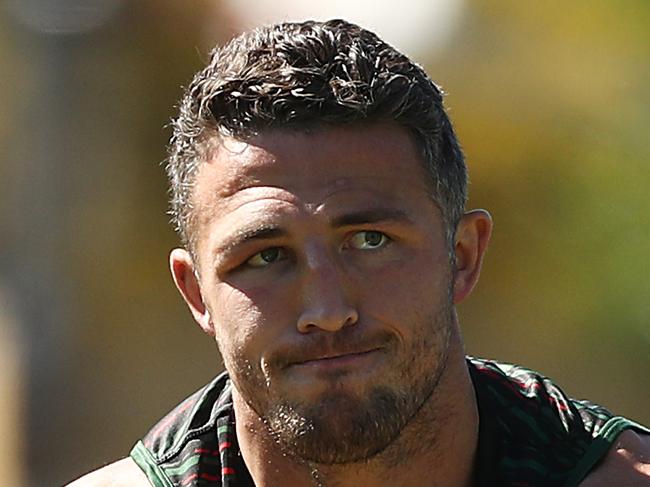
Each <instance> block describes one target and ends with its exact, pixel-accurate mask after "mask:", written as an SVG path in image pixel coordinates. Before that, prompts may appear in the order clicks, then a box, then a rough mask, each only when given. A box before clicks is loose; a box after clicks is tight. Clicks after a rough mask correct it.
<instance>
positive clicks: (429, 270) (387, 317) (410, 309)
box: [357, 259, 450, 334]
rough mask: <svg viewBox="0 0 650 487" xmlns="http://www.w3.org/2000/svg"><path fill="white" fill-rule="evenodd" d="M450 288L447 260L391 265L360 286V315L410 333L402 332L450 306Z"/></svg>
mask: <svg viewBox="0 0 650 487" xmlns="http://www.w3.org/2000/svg"><path fill="white" fill-rule="evenodd" d="M449 286H450V272H449V267H448V264H446V260H445V261H440V260H438V259H436V260H433V259H429V260H426V259H419V260H417V259H414V260H412V261H411V262H400V263H397V264H395V265H392V264H391V265H390V266H387V267H384V268H383V269H381V270H380V271H378V272H375V273H374V274H373V276H372V279H370V280H368V279H363V280H360V282H359V283H358V287H357V289H360V290H361V291H360V292H361V293H362V294H361V299H360V303H361V306H362V309H361V310H360V311H361V312H362V313H363V312H364V311H365V313H366V314H368V315H370V316H374V317H376V318H378V319H380V320H381V321H382V322H384V323H389V324H391V325H392V326H393V327H395V328H400V329H402V330H401V331H400V334H402V333H407V332H406V330H404V329H403V328H405V327H411V326H412V325H414V324H415V323H418V322H419V321H421V320H422V319H427V318H429V317H430V316H431V315H432V313H433V314H435V312H436V311H437V310H440V309H442V308H443V307H445V306H446V305H447V304H448V301H449Z"/></svg>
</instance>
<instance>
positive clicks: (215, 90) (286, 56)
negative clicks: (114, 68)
mask: <svg viewBox="0 0 650 487" xmlns="http://www.w3.org/2000/svg"><path fill="white" fill-rule="evenodd" d="M361 121H368V122H373V121H378V122H382V121H392V122H396V123H397V124H399V125H401V126H403V127H405V128H406V129H408V130H409V132H410V133H411V134H412V135H413V137H414V140H415V142H416V145H417V146H418V149H419V150H420V151H421V153H422V156H423V163H424V167H425V169H426V171H427V174H428V175H429V176H430V181H429V183H430V184H429V186H430V190H431V193H432V198H433V199H434V201H435V202H436V203H437V205H438V206H439V208H440V210H441V212H442V215H443V218H444V220H445V224H446V228H447V238H448V240H449V243H450V245H451V246H452V249H453V238H454V233H455V228H456V225H457V223H458V220H459V219H460V217H461V216H462V214H463V212H464V208H465V200H466V193H467V170H466V167H465V162H464V158H463V154H462V151H461V149H460V147H459V145H458V142H457V140H456V136H455V134H454V131H453V128H452V126H451V122H450V121H449V118H448V117H447V115H446V113H445V110H444V107H443V103H442V92H441V90H440V89H439V88H438V87H437V86H436V85H435V84H434V83H433V82H432V81H431V79H429V77H428V76H427V74H426V73H425V72H424V70H423V69H422V68H421V67H420V66H418V65H417V64H415V63H414V62H412V61H411V60H410V59H409V58H408V57H407V56H405V55H404V54H402V53H400V52H398V51H397V50H396V49H394V48H393V47H392V46H390V45H388V44H387V43H385V42H384V41H382V40H381V39H380V38H379V37H377V35H375V34H373V33H372V32H369V31H367V30H365V29H362V28H361V27H359V26H357V25H354V24H351V23H349V22H346V21H343V20H330V21H327V22H314V21H308V22H301V23H283V24H277V25H271V26H268V27H264V28H260V29H257V30H254V31H251V32H247V33H244V34H241V35H240V36H238V37H236V38H234V39H233V40H231V41H230V42H229V43H228V44H226V45H225V46H223V47H220V48H216V49H214V50H213V52H212V54H211V59H210V62H209V64H208V65H207V66H206V67H205V68H204V69H203V70H201V71H199V72H198V73H197V74H196V75H195V76H194V79H193V80H192V83H191V84H190V86H189V87H188V88H187V90H186V91H185V94H184V96H183V98H182V101H181V105H180V110H179V115H178V117H177V118H176V119H174V121H173V123H172V125H173V131H174V132H173V135H172V138H171V141H170V147H169V158H168V160H167V174H168V176H169V180H170V186H171V188H170V192H171V202H170V214H171V216H172V223H173V224H174V226H175V229H176V231H177V232H178V234H179V236H180V238H181V241H182V242H183V244H184V245H186V246H188V247H189V248H190V249H191V248H192V246H193V245H192V243H193V242H192V232H191V227H192V215H193V212H192V191H193V187H194V182H195V181H194V180H195V178H196V173H197V169H198V167H199V166H200V164H201V163H202V162H203V161H204V160H205V159H206V157H208V155H209V142H210V141H211V140H212V139H214V138H215V137H219V136H229V137H235V138H246V137H249V136H251V135H254V134H256V133H259V132H260V131H263V130H265V129H270V128H281V127H282V128H289V129H295V130H301V129H304V128H306V127H311V126H314V125H316V126H319V125H335V124H339V125H340V124H345V123H351V122H361Z"/></svg>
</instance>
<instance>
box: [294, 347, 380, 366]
mask: <svg viewBox="0 0 650 487" xmlns="http://www.w3.org/2000/svg"><path fill="white" fill-rule="evenodd" d="M379 351H380V349H379V348H373V349H371V350H366V351H363V352H351V353H343V354H340V355H331V356H324V357H319V358H315V359H309V360H305V361H303V362H296V363H294V364H292V367H295V368H298V369H303V370H315V371H316V370H321V371H326V370H335V369H345V368H353V367H359V366H362V365H363V364H365V363H366V362H369V361H372V360H374V359H375V358H376V356H377V355H378V352H379Z"/></svg>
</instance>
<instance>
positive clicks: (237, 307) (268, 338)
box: [210, 283, 288, 362]
mask: <svg viewBox="0 0 650 487" xmlns="http://www.w3.org/2000/svg"><path fill="white" fill-rule="evenodd" d="M276 294H278V293H277V292H275V291H274V290H273V289H268V288H264V289H262V288H258V289H254V288H251V289H248V290H246V291H245V292H244V291H242V290H240V289H237V288H234V287H232V286H230V285H228V284H225V283H222V284H221V285H220V287H219V289H218V291H217V292H216V293H215V296H214V299H212V300H211V306H210V308H211V311H212V312H213V322H214V325H215V336H216V339H217V343H218V345H219V349H220V350H221V353H222V355H224V359H225V358H226V357H231V358H232V359H233V360H239V359H242V358H243V359H245V360H248V361H253V362H259V359H260V356H261V355H262V354H263V353H264V352H265V351H266V350H267V349H268V348H269V344H272V343H274V342H275V341H277V335H278V334H279V333H280V332H281V329H282V328H283V324H286V323H287V322H288V320H287V317H286V316H283V312H284V313H285V314H286V310H287V306H286V303H282V302H281V301H279V300H278V299H277V296H276ZM283 304H284V306H283Z"/></svg>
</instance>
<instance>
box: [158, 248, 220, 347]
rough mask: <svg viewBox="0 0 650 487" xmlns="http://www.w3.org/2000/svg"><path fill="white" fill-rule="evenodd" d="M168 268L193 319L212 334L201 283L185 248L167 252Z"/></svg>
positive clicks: (212, 327) (211, 325)
mask: <svg viewBox="0 0 650 487" xmlns="http://www.w3.org/2000/svg"><path fill="white" fill-rule="evenodd" d="M169 268H170V270H171V273H172V278H173V279H174V284H176V288H177V289H178V291H179V292H180V293H181V296H183V299H184V300H185V303H187V306H188V308H189V309H190V311H191V312H192V316H193V317H194V320H195V321H196V322H197V323H198V324H199V326H200V327H201V329H202V330H203V331H204V332H205V333H207V334H208V335H211V336H214V326H213V324H212V320H211V318H210V312H209V310H208V308H207V306H206V305H205V303H204V301H203V295H202V293H201V285H200V282H199V278H198V272H196V267H195V264H194V262H193V260H192V256H191V255H190V253H189V252H188V251H187V250H185V249H174V250H172V251H171V253H170V254H169Z"/></svg>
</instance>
